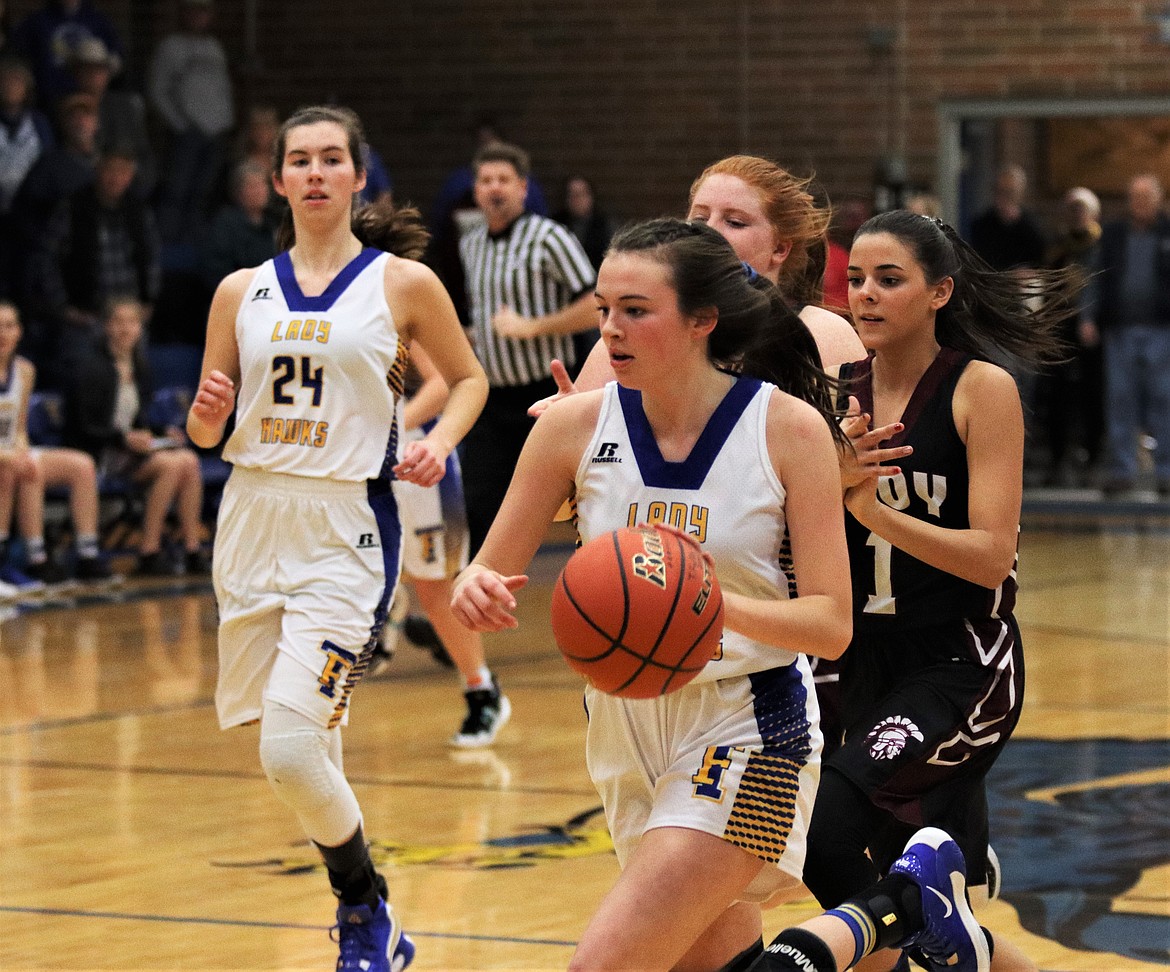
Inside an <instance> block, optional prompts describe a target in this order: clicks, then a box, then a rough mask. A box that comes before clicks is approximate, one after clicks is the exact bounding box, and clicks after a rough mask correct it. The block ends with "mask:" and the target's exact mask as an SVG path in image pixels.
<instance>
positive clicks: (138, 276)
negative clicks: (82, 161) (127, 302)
mask: <svg viewBox="0 0 1170 972" xmlns="http://www.w3.org/2000/svg"><path fill="white" fill-rule="evenodd" d="M134 172H135V161H134V154H133V151H132V150H131V149H128V148H119V147H116V146H115V147H114V148H112V149H110V150H109V151H106V152H103V153H102V155H101V158H100V159H99V161H98V167H97V173H96V176H95V178H94V182H93V184H92V185H90V186H85V187H83V188H82V189H80V190H78V191H77V192H76V193H74V194H73V195H72V196H71V197H70V198H69V199H67V200H66V201H65V202H64V204H63V205H61V206H59V207H58V209H57V211H56V212H55V213H54V215H53V218H52V220H51V221H50V224H49V226H47V227H46V228H45V233H44V248H43V253H42V254H38V256H39V257H41V258H40V259H37V260H36V264H37V265H36V272H37V277H38V279H39V282H40V295H41V296H42V298H43V302H44V304H45V305H46V306H47V307H48V308H49V310H50V312H51V313H52V315H53V316H54V318H55V319H56V320H58V321H60V322H61V323H62V324H64V325H68V326H70V327H72V328H74V329H75V330H79V331H81V332H82V333H86V334H88V333H90V332H93V331H95V330H96V329H97V327H98V326H99V325H100V322H101V314H102V308H103V307H104V306H105V305H106V303H107V302H108V301H109V300H110V299H111V298H112V297H113V296H115V295H119V294H133V295H134V297H135V298H136V299H137V300H138V301H140V302H141V303H142V304H144V305H146V306H147V307H149V305H150V304H151V302H152V301H153V300H154V299H155V297H156V296H157V294H158V280H159V264H158V242H157V239H156V236H155V230H154V220H153V217H152V216H151V213H150V210H149V209H148V208H147V206H146V204H145V203H143V202H142V201H141V200H139V199H136V198H134V197H133V196H132V195H131V194H130V191H129V190H130V185H131V183H132V182H133V180H134Z"/></svg>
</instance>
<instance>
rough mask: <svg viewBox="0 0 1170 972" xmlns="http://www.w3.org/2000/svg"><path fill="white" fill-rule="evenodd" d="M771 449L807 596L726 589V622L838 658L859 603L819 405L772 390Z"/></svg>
mask: <svg viewBox="0 0 1170 972" xmlns="http://www.w3.org/2000/svg"><path fill="white" fill-rule="evenodd" d="M768 452H769V454H770V455H771V457H772V463H773V466H774V468H775V470H776V475H777V476H779V478H780V482H781V483H782V484H783V486H784V493H785V499H784V515H785V519H786V521H787V524H788V533H789V537H790V539H791V542H792V561H793V566H794V569H795V572H796V587H797V590H798V591H799V592H800V596H799V597H796V598H793V599H791V600H781V599H768V600H764V599H760V598H753V597H747V596H744V595H741V594H736V593H734V592H728V591H726V590H725V591H724V611H725V620H724V624H725V626H726V627H728V628H730V629H731V630H732V631H737V632H739V633H740V634H743V635H746V636H747V637H749V638H752V639H754V640H756V641H760V642H763V643H764V644H769V645H775V646H777V647H779V648H788V649H790V650H793V651H801V652H805V653H806V654H810V655H818V656H820V657H823V658H837V657H838V656H839V655H840V654H841V653H842V652H843V651H844V650H845V649H846V647H847V646H848V645H849V641H850V639H851V638H852V636H853V618H852V611H853V605H852V595H851V588H850V583H849V552H848V549H847V548H846V546H845V517H844V515H843V513H842V510H841V500H840V495H841V494H840V488H839V486H838V481H839V480H838V476H839V474H838V472H837V449H836V447H835V445H834V443H833V437H832V435H830V433H829V428H828V426H827V425H826V424H825V420H824V419H823V418H822V417H821V415H820V414H819V413H818V412H817V411H816V410H815V409H814V408H813V407H812V406H810V405H808V404H807V403H805V402H802V401H799V400H797V399H795V398H793V397H792V396H790V395H785V394H783V393H782V392H773V393H772V400H771V402H770V403H769V406H768Z"/></svg>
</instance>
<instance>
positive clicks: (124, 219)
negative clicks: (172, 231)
mask: <svg viewBox="0 0 1170 972" xmlns="http://www.w3.org/2000/svg"><path fill="white" fill-rule="evenodd" d="M103 222H105V223H110V224H120V225H121V226H122V227H123V228H124V229H125V231H126V233H127V235H128V236H129V238H130V245H131V249H132V251H133V259H134V266H135V270H136V271H137V276H138V292H137V293H135V294H134V295H133V296H134V297H136V298H138V300H140V301H142V302H143V303H144V304H149V303H152V302H153V301H154V299H155V297H156V296H157V294H156V291H157V289H158V277H159V267H158V248H157V246H156V243H155V239H154V231H153V224H152V223H151V220H150V214H149V212H148V210H147V208H146V204H145V203H143V202H141V201H140V200H138V199H135V198H134V197H133V196H131V195H130V194H129V193H127V194H126V196H125V197H123V199H122V201H121V203H120V204H119V205H118V207H117V208H116V209H106V208H105V207H103V206H102V204H101V203H100V202H98V198H97V193H96V192H95V189H94V186H92V185H89V186H85V187H84V188H82V189H81V190H79V191H78V192H77V193H75V194H74V195H73V197H72V198H71V200H70V222H69V235H68V239H67V240H66V241H65V248H64V252H63V253H62V254H61V273H62V277H63V279H64V283H65V289H66V291H67V292H68V296H69V303H70V304H72V305H73V306H74V307H80V308H81V309H82V310H87V311H93V312H98V311H100V310H101V308H102V303H103V300H104V298H105V297H106V296H108V295H106V294H103V293H102V289H101V286H100V280H99V278H98V258H97V257H96V254H97V253H99V252H100V250H101V242H100V234H99V230H100V227H101V225H102V223H103Z"/></svg>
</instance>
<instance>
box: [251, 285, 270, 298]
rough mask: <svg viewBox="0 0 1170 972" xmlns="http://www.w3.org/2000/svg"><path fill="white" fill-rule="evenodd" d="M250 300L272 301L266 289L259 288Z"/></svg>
mask: <svg viewBox="0 0 1170 972" xmlns="http://www.w3.org/2000/svg"><path fill="white" fill-rule="evenodd" d="M252 300H272V296H271V295H270V294H269V293H268V288H267V287H261V288H260V289H259V290H257V291H256V293H254V294H253V295H252Z"/></svg>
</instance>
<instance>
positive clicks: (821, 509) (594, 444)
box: [454, 220, 850, 972]
mask: <svg viewBox="0 0 1170 972" xmlns="http://www.w3.org/2000/svg"><path fill="white" fill-rule="evenodd" d="M596 300H597V305H598V309H599V313H600V325H601V333H602V339H603V340H604V342H605V345H606V348H607V350H608V353H609V360H610V364H611V366H612V367H613V369H614V371H615V372H616V374H617V376H618V382H617V383H610V384H609V385H607V386H606V387H605V388H604V389H600V390H596V391H591V392H586V393H583V394H578V395H572V396H569V397H567V398H566V399H564V400H563V401H562V402H559V403H557V405H556V407H551V408H549V409H548V410H547V411H546V412H545V413H544V414H543V415H542V416H541V417H540V419H539V420H538V422H537V424H536V425H535V427H534V429H533V432H532V434H531V435H530V436H529V439H528V442H527V443H526V445H525V447H524V451H523V454H522V455H521V458H520V462H519V465H518V466H517V469H516V472H515V475H514V476H513V479H512V483H511V486H510V487H509V490H508V493H507V497H506V499H505V501H504V504H503V507H502V509H501V511H500V513H499V515H498V516H497V517H496V519H495V522H494V523H493V525H492V528H491V531H490V533H489V535H488V537H487V539H486V541H485V543H484V546H483V548H482V550H480V551H479V553H478V554H477V556H476V558H475V560H474V561H473V563H472V564H471V565H470V566H469V567H468V568H467V569H466V570H465V571H463V573H462V574H461V575H460V576H459V578H458V579H457V581H456V591H455V601H454V607H455V612H456V615H457V616H458V617H459V618H460V619H461V620H463V621H464V623H466V624H467V625H468V626H469V627H472V628H474V629H475V630H480V631H496V630H500V629H503V628H510V627H515V626H516V624H517V622H516V619H515V617H514V615H513V613H512V612H513V610H514V609H515V605H516V602H515V598H514V596H513V592H514V591H515V590H517V589H518V588H520V587H521V586H523V584H524V583H525V581H526V578H525V577H524V576H522V575H521V574H520V571H522V570H523V569H524V568H525V566H526V565H527V564H528V562H529V560H530V559H531V558H532V556H533V554H534V553H535V552H536V550H537V548H538V547H539V545H540V543H541V540H542V539H543V537H544V535H545V531H546V529H547V527H548V524H549V522H550V521H551V520H552V518H553V515H554V514H555V513H556V511H557V509H558V508H559V507H560V505H561V504H562V503H563V502H564V501H565V500H567V499H569V498H570V496H571V497H573V498H574V501H575V504H576V513H577V528H578V532H579V534H580V536H581V539H582V540H583V541H589V540H591V539H592V538H594V537H596V536H598V535H600V534H603V533H606V532H608V531H610V530H613V529H615V528H617V527H624V526H633V525H636V524H638V523H640V522H665V523H666V524H668V525H670V526H671V527H672V528H675V529H676V530H677V531H679V532H680V535H682V536H685V537H688V538H689V540H690V542H693V543H697V544H700V545H701V548H702V549H703V550H704V551H705V552H706V553H707V554H709V555H710V556H711V557H712V558H713V563H714V566H715V569H716V572H717V574H718V577H719V580H720V584H721V586H722V590H723V594H724V608H725V630H724V637H723V643H722V646H721V649H720V654H719V655H718V656H717V659H716V660H714V661H712V662H711V663H709V664H708V665H707V667H706V668H705V669H704V671H703V672H701V673H700V674H699V675H698V676H697V678H696V679H695V680H694V681H692V682H691V683H690V684H688V685H686V686H685V687H683V688H682V689H680V690H678V691H677V692H675V693H673V694H671V695H667V696H663V697H660V698H657V699H651V700H629V699H621V698H616V697H613V696H608V695H603V694H601V693H600V692H598V691H596V690H594V689H592V688H587V689H586V692H585V698H586V706H587V709H588V713H589V722H588V732H587V744H586V760H587V762H588V766H589V772H590V775H591V777H592V779H593V782H594V785H595V786H596V787H597V789H598V792H599V794H600V795H601V798H602V802H603V804H604V807H605V812H606V819H607V823H608V825H609V830H610V834H611V835H612V837H613V840H614V845H615V847H616V849H617V854H618V860H619V863H620V864H621V866H622V868H623V871H622V875H621V878H620V879H619V881H618V883H617V884H616V885H615V887H614V888H613V889H612V890H611V891H610V892H609V894H607V895H606V897H605V899H604V900H603V901H602V902H601V905H600V907H599V908H598V910H597V911H596V913H595V914H594V916H593V918H592V920H591V921H590V922H589V925H588V927H587V928H586V930H585V933H584V935H583V936H582V938H581V940H580V943H579V945H578V947H577V952H576V955H575V957H574V959H573V962H572V965H571V968H572V969H575V970H581V969H601V968H605V969H618V968H622V969H624V968H638V969H671V968H676V967H677V968H686V969H693V970H708V972H710V970H716V969H723V968H737V969H742V968H746V966H747V965H748V964H749V963H750V962H751V961H753V960H754V959H755V958H756V957H758V956H759V954H760V953H761V952H762V949H763V944H762V941H761V926H762V922H761V913H760V902H763V901H765V900H768V899H771V898H773V897H775V896H777V895H779V894H782V893H784V892H786V891H788V890H790V889H793V888H796V887H799V882H800V876H801V869H802V859H803V855H804V830H805V827H806V826H807V821H808V813H809V811H810V810H811V801H812V797H813V793H814V791H815V788H816V780H817V775H818V764H819V758H820V757H819V753H820V733H819V731H818V728H817V707H816V698H815V694H814V691H813V688H812V681H811V675H810V672H809V666H808V662H807V659H806V658H805V657H804V655H803V654H802V653H803V652H809V653H813V654H818V655H826V656H829V657H835V656H836V655H838V654H839V653H840V652H841V650H842V649H843V648H844V645H845V643H846V642H847V641H848V639H849V635H850V625H849V606H848V605H849V587H848V583H847V582H846V580H845V574H844V571H846V570H847V558H846V550H845V541H844V524H843V518H842V516H841V509H840V501H839V498H838V497H839V492H838V490H839V486H838V482H839V479H838V473H837V459H836V450H835V448H834V438H835V436H840V434H841V433H840V432H839V430H838V428H837V423H836V420H835V418H834V416H833V412H832V407H831V406H832V394H831V392H830V390H829V387H828V381H827V378H826V376H825V375H824V373H823V372H822V371H821V369H820V365H819V361H818V360H817V352H816V346H815V344H814V343H813V341H812V339H811V337H810V336H809V334H808V330H807V329H806V328H805V327H804V326H803V325H802V324H801V322H800V320H799V319H798V318H797V317H796V315H795V314H794V313H793V312H792V311H791V310H790V309H789V308H788V306H787V305H786V304H785V302H784V300H783V298H782V297H781V295H780V293H779V291H778V290H777V289H776V288H775V286H774V285H773V284H771V283H770V282H769V281H767V280H765V279H764V278H762V277H760V276H759V275H758V274H757V273H755V271H753V270H751V268H748V267H745V266H744V265H743V264H742V263H741V262H740V260H739V258H738V257H737V256H736V255H735V253H734V252H733V250H732V248H731V247H730V245H729V244H728V242H727V241H726V240H725V239H724V238H723V237H722V236H720V235H719V234H718V233H717V232H716V231H715V230H714V229H712V228H711V227H709V226H705V225H703V224H702V223H688V222H685V221H683V220H654V221H651V222H648V223H644V224H640V225H637V226H634V227H631V228H628V229H626V230H623V231H621V232H620V233H619V234H618V235H617V236H616V237H615V238H614V240H613V242H612V244H611V246H610V251H609V255H608V256H607V257H606V258H605V261H604V262H603V264H602V266H601V270H600V273H599V279H598V284H597V291H596ZM741 356H746V359H747V362H748V363H747V364H745V365H744V369H745V371H747V370H748V366H749V364H750V366H751V369H752V370H751V371H750V373H751V374H753V375H759V376H762V377H763V378H765V379H774V380H775V384H770V383H768V381H767V380H764V381H761V380H760V379H759V378H746V377H737V376H735V375H733V374H730V373H728V372H727V371H726V370H724V369H723V367H721V366H724V365H726V363H727V362H730V361H735V360H738V359H739V358H740V357H741ZM778 386H779V387H778ZM781 389H784V390H781ZM599 454H600V455H604V456H605V457H606V461H605V462H594V461H592V460H593V459H594V458H595V457H597V456H598V455H599ZM789 540H790V541H791V557H789V556H788V553H787V549H785V548H786V545H787V542H788V541H789ZM784 563H792V564H794V570H793V573H792V575H791V576H789V575H787V574H786V573H785V572H784V570H782V569H781V566H780V565H781V564H784ZM793 581H794V582H795V583H798V584H799V586H800V591H801V597H800V598H798V599H791V600H790V599H789V597H788V591H789V584H790V583H791V582H793Z"/></svg>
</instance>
